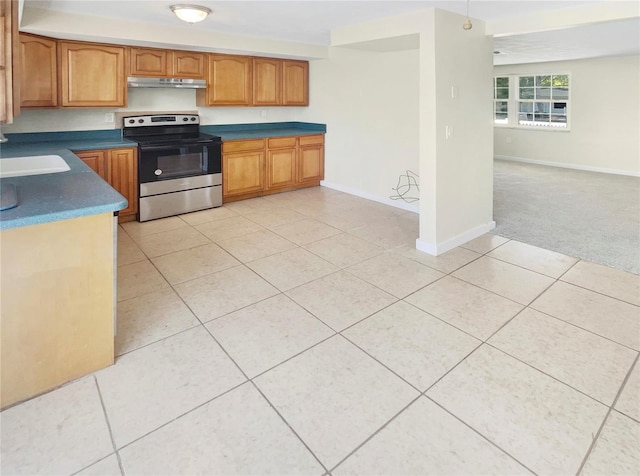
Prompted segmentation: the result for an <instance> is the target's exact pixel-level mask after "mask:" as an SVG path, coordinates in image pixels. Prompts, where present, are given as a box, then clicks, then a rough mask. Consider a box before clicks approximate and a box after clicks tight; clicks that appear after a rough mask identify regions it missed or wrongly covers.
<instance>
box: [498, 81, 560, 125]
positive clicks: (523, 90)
mask: <svg viewBox="0 0 640 476" xmlns="http://www.w3.org/2000/svg"><path fill="white" fill-rule="evenodd" d="M493 118H494V124H496V125H502V126H511V127H524V128H552V129H568V127H569V75H568V74H543V75H542V74H541V75H526V76H524V75H523V76H498V77H495V78H493Z"/></svg>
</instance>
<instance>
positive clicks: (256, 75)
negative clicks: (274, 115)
mask: <svg viewBox="0 0 640 476" xmlns="http://www.w3.org/2000/svg"><path fill="white" fill-rule="evenodd" d="M253 105H254V106H280V105H282V60H279V59H272V58H253Z"/></svg>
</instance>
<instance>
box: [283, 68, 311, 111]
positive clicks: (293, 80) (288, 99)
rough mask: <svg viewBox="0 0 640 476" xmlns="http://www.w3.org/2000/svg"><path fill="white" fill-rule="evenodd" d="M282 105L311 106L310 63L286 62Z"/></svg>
mask: <svg viewBox="0 0 640 476" xmlns="http://www.w3.org/2000/svg"><path fill="white" fill-rule="evenodd" d="M283 64H284V66H283V87H282V91H283V93H282V95H283V100H282V104H284V105H285V106H308V105H309V62H307V61H292V60H284V62H283Z"/></svg>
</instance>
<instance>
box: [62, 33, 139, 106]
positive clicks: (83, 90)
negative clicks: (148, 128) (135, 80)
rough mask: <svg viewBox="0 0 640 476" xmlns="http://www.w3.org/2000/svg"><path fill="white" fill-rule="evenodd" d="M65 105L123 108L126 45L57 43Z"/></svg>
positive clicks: (125, 89)
mask: <svg viewBox="0 0 640 476" xmlns="http://www.w3.org/2000/svg"><path fill="white" fill-rule="evenodd" d="M58 51H59V55H60V62H59V68H60V83H61V84H60V103H61V105H62V106H71V107H79V106H85V107H87V106H92V107H124V106H125V105H126V92H127V88H126V86H127V85H126V80H125V59H126V58H125V57H126V54H125V48H124V47H119V46H105V45H98V44H94V43H80V42H66V41H61V42H59V43H58Z"/></svg>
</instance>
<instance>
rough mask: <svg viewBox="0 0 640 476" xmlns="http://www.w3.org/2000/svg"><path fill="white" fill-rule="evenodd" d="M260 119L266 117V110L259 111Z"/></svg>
mask: <svg viewBox="0 0 640 476" xmlns="http://www.w3.org/2000/svg"><path fill="white" fill-rule="evenodd" d="M260 117H267V110H266V109H263V110H262V111H260Z"/></svg>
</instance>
